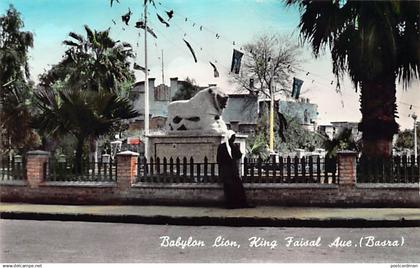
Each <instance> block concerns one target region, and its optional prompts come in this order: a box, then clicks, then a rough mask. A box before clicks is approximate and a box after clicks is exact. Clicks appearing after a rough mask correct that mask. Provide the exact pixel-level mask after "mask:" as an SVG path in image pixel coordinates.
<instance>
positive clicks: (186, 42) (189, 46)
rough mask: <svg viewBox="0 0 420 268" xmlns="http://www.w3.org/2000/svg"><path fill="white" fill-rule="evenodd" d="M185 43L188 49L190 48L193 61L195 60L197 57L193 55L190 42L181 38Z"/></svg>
mask: <svg viewBox="0 0 420 268" xmlns="http://www.w3.org/2000/svg"><path fill="white" fill-rule="evenodd" d="M183 40H184V42H185V44H186V45H187V47H188V49H189V50H190V52H191V54H192V56H193V57H194V61H195V62H197V57H196V56H195V52H194V49H193V48H192V47H191V45H190V43H188V41H186V40H185V39H183Z"/></svg>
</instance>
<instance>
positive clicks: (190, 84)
mask: <svg viewBox="0 0 420 268" xmlns="http://www.w3.org/2000/svg"><path fill="white" fill-rule="evenodd" d="M199 90H200V88H199V87H198V86H197V85H196V83H195V80H194V79H190V78H189V77H187V79H186V80H185V82H184V83H183V84H182V87H181V88H180V89H178V91H177V92H175V95H174V97H173V98H172V100H173V101H176V100H189V99H191V98H192V97H194V95H195V94H197V92H198V91H199Z"/></svg>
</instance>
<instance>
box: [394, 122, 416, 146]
mask: <svg viewBox="0 0 420 268" xmlns="http://www.w3.org/2000/svg"><path fill="white" fill-rule="evenodd" d="M417 142H418V143H420V126H417ZM394 148H395V149H396V150H397V152H402V151H404V150H405V149H411V150H413V149H414V131H413V130H412V129H406V130H404V131H400V132H399V133H398V138H397V141H396V142H395V145H394Z"/></svg>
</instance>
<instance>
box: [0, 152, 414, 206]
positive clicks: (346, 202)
mask: <svg viewBox="0 0 420 268" xmlns="http://www.w3.org/2000/svg"><path fill="white" fill-rule="evenodd" d="M28 157H29V156H28ZM355 161H356V159H355V157H353V155H352V154H347V155H346V154H343V155H340V157H339V184H337V185H331V184H297V183H296V184H268V183H261V184H257V183H253V184H246V183H245V184H244V187H245V191H246V195H247V197H248V200H249V201H250V203H252V204H255V205H257V206H317V207H420V194H419V185H418V184H400V185H391V184H357V183H356V178H355V174H356V172H355ZM32 162H39V163H44V160H43V158H42V157H41V158H40V157H39V156H38V158H37V161H32ZM117 162H118V164H117V165H118V168H117V181H116V182H107V183H104V182H101V183H100V182H92V183H81V182H77V183H76V182H48V181H44V180H43V178H44V174H41V173H40V172H39V170H36V169H33V168H32V169H28V174H27V176H30V177H28V180H26V181H11V182H7V183H6V182H2V184H1V187H0V200H1V201H2V202H21V203H43V204H86V205H95V204H109V205H111V204H112V205H118V204H126V205H127V204H132V205H176V206H183V205H188V206H222V205H223V203H224V194H223V186H222V184H201V185H200V184H190V183H185V184H180V183H177V184H158V183H135V179H136V176H137V173H136V172H137V156H136V155H135V154H131V153H125V154H121V155H118V159H117ZM33 170H36V173H33V174H31V172H32V171H33ZM37 176H38V177H37Z"/></svg>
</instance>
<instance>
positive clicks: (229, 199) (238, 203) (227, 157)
mask: <svg viewBox="0 0 420 268" xmlns="http://www.w3.org/2000/svg"><path fill="white" fill-rule="evenodd" d="M235 138H236V135H235V132H234V131H232V130H229V131H228V132H227V134H226V136H225V141H224V142H223V143H222V144H220V145H219V147H218V148H217V163H218V164H219V176H220V178H221V180H222V181H223V189H224V193H225V202H226V203H225V204H226V208H250V207H252V206H250V205H249V204H248V202H247V200H246V196H245V190H244V187H243V185H242V179H241V177H240V175H239V161H240V159H241V157H242V153H241V150H240V149H239V145H238V144H235V143H234V142H235Z"/></svg>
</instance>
